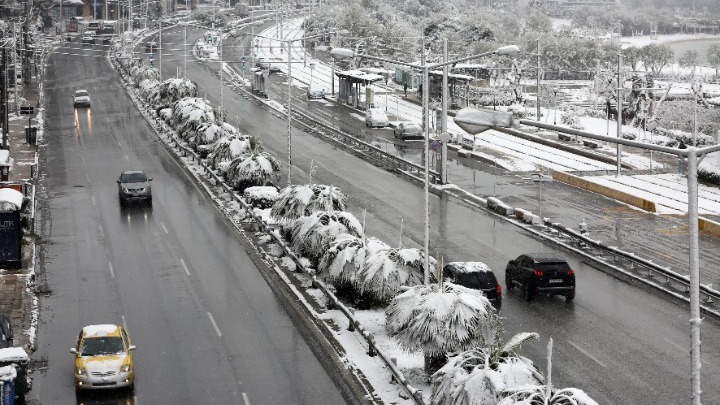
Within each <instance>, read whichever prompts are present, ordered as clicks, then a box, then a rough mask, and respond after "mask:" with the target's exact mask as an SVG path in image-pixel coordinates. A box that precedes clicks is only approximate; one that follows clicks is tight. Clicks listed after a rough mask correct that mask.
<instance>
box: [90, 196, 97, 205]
mask: <svg viewBox="0 0 720 405" xmlns="http://www.w3.org/2000/svg"><path fill="white" fill-rule="evenodd" d="M90 198H91V199H92V204H93V206H96V205H97V204H96V203H95V196H92V197H90Z"/></svg>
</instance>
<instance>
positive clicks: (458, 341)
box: [385, 283, 494, 356]
mask: <svg viewBox="0 0 720 405" xmlns="http://www.w3.org/2000/svg"><path fill="white" fill-rule="evenodd" d="M454 287H455V286H454V285H453V284H452V283H445V284H444V285H443V286H442V288H441V287H439V286H438V285H435V284H433V285H429V286H424V285H418V286H414V287H410V288H409V289H408V290H407V291H405V292H403V293H401V294H399V295H397V296H396V297H395V298H394V299H393V300H392V301H391V302H390V305H389V306H388V308H387V309H386V310H385V320H386V322H385V328H386V330H387V331H388V333H389V334H390V335H391V336H394V337H395V338H396V339H397V341H398V342H399V343H400V345H401V346H403V347H404V348H406V349H407V350H409V351H418V350H422V351H423V352H424V353H426V354H428V355H431V356H435V355H443V354H445V353H448V352H454V351H459V350H467V349H470V348H472V347H473V346H474V345H475V344H476V343H477V339H478V337H479V334H480V330H479V329H480V326H481V325H482V324H483V323H484V322H487V321H488V318H489V317H492V316H494V310H493V309H492V306H491V304H490V301H488V299H487V298H485V296H483V294H482V292H480V291H478V290H470V289H467V290H459V289H456V288H454Z"/></svg>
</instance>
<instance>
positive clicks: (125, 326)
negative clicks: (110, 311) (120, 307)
mask: <svg viewBox="0 0 720 405" xmlns="http://www.w3.org/2000/svg"><path fill="white" fill-rule="evenodd" d="M120 318H121V319H122V323H123V329H125V330H126V331H127V330H128V328H127V322H125V315H120Z"/></svg>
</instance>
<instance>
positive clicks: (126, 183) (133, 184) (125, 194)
mask: <svg viewBox="0 0 720 405" xmlns="http://www.w3.org/2000/svg"><path fill="white" fill-rule="evenodd" d="M151 181H152V177H148V176H147V174H145V172H144V171H142V170H128V171H124V172H122V173H121V174H120V178H119V179H118V181H117V183H118V196H119V197H120V206H121V207H122V206H125V204H127V203H128V202H131V201H141V202H145V203H146V204H148V205H152V189H151V188H150V182H151Z"/></svg>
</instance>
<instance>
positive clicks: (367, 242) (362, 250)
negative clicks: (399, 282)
mask: <svg viewBox="0 0 720 405" xmlns="http://www.w3.org/2000/svg"><path fill="white" fill-rule="evenodd" d="M389 249H390V246H388V245H387V244H386V243H385V242H383V241H381V240H379V239H377V238H373V237H364V238H359V237H357V236H353V235H349V234H340V235H338V236H337V238H335V240H334V241H333V242H332V243H331V244H330V248H328V250H327V251H326V252H325V254H324V255H323V256H322V258H321V259H320V262H319V264H318V267H317V270H318V275H319V276H320V277H321V278H323V279H324V280H326V281H329V282H330V283H331V284H332V285H333V286H334V287H335V291H336V294H337V296H338V297H339V298H340V299H343V300H345V301H348V302H351V303H352V304H354V305H355V306H356V307H358V308H367V307H370V306H372V305H373V298H372V296H371V295H370V294H369V293H367V292H366V293H363V292H361V291H360V287H359V285H358V281H357V275H358V273H359V272H360V270H361V269H362V268H363V266H364V265H365V259H366V258H367V257H368V256H370V255H371V253H372V252H375V251H378V250H389Z"/></svg>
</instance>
